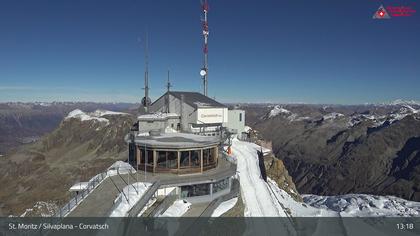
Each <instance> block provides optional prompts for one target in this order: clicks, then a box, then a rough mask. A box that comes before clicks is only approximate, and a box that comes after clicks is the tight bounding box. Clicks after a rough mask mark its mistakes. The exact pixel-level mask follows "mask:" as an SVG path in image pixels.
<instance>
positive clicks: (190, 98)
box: [152, 91, 227, 108]
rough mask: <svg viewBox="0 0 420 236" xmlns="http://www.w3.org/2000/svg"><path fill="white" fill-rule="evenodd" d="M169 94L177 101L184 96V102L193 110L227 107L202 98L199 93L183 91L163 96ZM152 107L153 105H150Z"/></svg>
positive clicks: (171, 92) (170, 92) (205, 97)
mask: <svg viewBox="0 0 420 236" xmlns="http://www.w3.org/2000/svg"><path fill="white" fill-rule="evenodd" d="M168 93H169V94H170V95H172V96H174V97H176V98H178V99H181V97H182V96H184V102H185V103H186V104H188V105H190V106H192V107H194V108H199V107H218V108H220V107H227V106H225V105H223V104H221V103H219V102H217V101H216V100H214V99H211V98H209V97H207V96H204V95H203V94H201V93H197V92H184V91H169V92H166V93H165V94H164V95H162V97H163V96H166V95H167V94H168ZM158 100H159V99H157V100H156V101H158ZM152 105H153V104H152Z"/></svg>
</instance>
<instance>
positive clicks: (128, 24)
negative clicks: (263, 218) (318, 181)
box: [0, 0, 420, 104]
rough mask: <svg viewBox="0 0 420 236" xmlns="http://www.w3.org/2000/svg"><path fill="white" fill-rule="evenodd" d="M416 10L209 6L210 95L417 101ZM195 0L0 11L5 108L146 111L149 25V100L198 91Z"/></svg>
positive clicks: (419, 52) (357, 5)
mask: <svg viewBox="0 0 420 236" xmlns="http://www.w3.org/2000/svg"><path fill="white" fill-rule="evenodd" d="M381 4H384V5H385V6H387V5H392V6H400V5H404V6H411V7H413V8H414V9H415V10H417V11H419V10H420V9H418V8H419V7H420V6H419V5H418V4H416V2H415V1H409V0H405V1H377V0H364V1H350V0H348V1H296V0H290V1H289V0H288V1H276V0H273V1H268V0H262V1H247V0H242V1H239V0H229V1H223V0H210V12H209V25H210V38H209V95H210V96H211V97H216V98H217V99H218V100H220V101H222V102H307V103H341V104H355V103H365V102H384V101H391V100H394V99H397V98H402V99H415V100H420V76H419V74H420V44H419V42H420V27H419V23H420V17H419V13H418V12H417V13H416V14H415V15H414V16H411V17H394V18H392V19H390V20H373V19H372V15H373V13H374V12H375V10H376V9H377V8H378V7H379V5H381ZM200 14H201V11H200V1H199V0H183V1H169V0H167V1H163V0H155V1H151V0H150V1H134V0H121V1H115V0H114V1H106V0H101V1H93V0H90V1H86V0H72V1H59V0H57V1H43V0H37V1H31V0H26V1H24V0H22V1H12V0H5V1H2V2H1V3H0V101H96V102H103V101H107V102H108V101H111V102H119V101H120V102H139V101H140V99H141V97H142V95H143V90H142V87H143V73H144V50H143V46H142V44H141V43H140V42H139V38H144V35H145V32H146V28H147V29H148V32H149V44H150V86H151V97H152V99H155V98H157V97H158V96H159V95H161V94H162V93H163V92H164V86H165V85H164V83H165V80H166V73H167V72H166V71H167V69H168V68H170V70H171V81H172V83H173V85H174V88H173V89H174V90H190V91H201V79H200V76H199V73H198V72H199V69H200V68H201V67H202V61H203V59H202V57H203V56H202V44H203V39H202V36H201V24H200Z"/></svg>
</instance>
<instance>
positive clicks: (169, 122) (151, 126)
mask: <svg viewBox="0 0 420 236" xmlns="http://www.w3.org/2000/svg"><path fill="white" fill-rule="evenodd" d="M178 123H180V120H179V119H178V118H172V117H169V118H168V119H165V120H154V121H144V120H139V132H140V133H144V132H149V131H151V130H161V131H163V130H165V128H166V127H173V129H175V130H176V129H177V126H178Z"/></svg>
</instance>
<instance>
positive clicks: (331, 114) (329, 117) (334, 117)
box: [323, 112, 344, 120]
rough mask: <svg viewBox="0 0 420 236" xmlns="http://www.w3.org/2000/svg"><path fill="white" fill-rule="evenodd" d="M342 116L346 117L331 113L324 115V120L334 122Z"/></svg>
mask: <svg viewBox="0 0 420 236" xmlns="http://www.w3.org/2000/svg"><path fill="white" fill-rule="evenodd" d="M342 116H344V115H343V114H341V113H338V112H332V113H329V114H327V115H324V116H323V118H324V120H333V119H337V118H338V117H342Z"/></svg>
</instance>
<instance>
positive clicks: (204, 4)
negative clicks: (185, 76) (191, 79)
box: [200, 0, 209, 96]
mask: <svg viewBox="0 0 420 236" xmlns="http://www.w3.org/2000/svg"><path fill="white" fill-rule="evenodd" d="M201 7H202V10H203V13H204V19H201V22H202V26H203V36H204V48H203V53H204V66H203V68H201V70H200V75H201V77H202V79H203V87H204V88H203V89H204V91H203V94H204V95H205V96H207V87H208V81H207V75H208V58H207V53H208V47H207V40H208V37H209V25H208V22H207V13H208V11H209V4H208V2H207V0H202V1H201Z"/></svg>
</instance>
